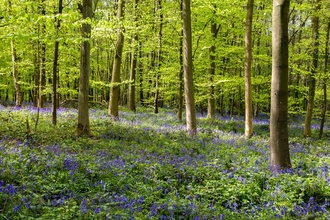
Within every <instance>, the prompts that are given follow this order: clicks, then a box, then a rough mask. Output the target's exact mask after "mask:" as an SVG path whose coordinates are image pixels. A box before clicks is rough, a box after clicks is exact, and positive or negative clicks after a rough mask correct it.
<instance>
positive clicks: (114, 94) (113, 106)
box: [108, 0, 125, 119]
mask: <svg viewBox="0 0 330 220" xmlns="http://www.w3.org/2000/svg"><path fill="white" fill-rule="evenodd" d="M124 4H125V1H124V0H119V1H118V12H117V17H118V18H119V19H122V18H123V17H124V14H123V7H124ZM123 31H124V30H123V27H120V29H119V30H118V33H117V44H116V51H115V58H114V61H113V68H112V76H111V84H112V85H111V89H110V101H109V110H108V114H109V116H110V117H112V118H114V119H118V117H119V114H118V99H119V88H120V66H121V61H122V53H123V47H124V34H123Z"/></svg>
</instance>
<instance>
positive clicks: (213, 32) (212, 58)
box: [207, 19, 217, 121]
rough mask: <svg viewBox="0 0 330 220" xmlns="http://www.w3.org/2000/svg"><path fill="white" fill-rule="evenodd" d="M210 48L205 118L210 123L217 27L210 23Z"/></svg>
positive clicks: (213, 105) (212, 110)
mask: <svg viewBox="0 0 330 220" xmlns="http://www.w3.org/2000/svg"><path fill="white" fill-rule="evenodd" d="M211 35H212V46H211V47H210V49H209V53H210V55H209V59H210V66H209V97H208V100H207V117H208V118H209V119H211V120H212V121H213V120H214V118H215V99H214V75H215V39H216V37H217V25H216V23H215V21H214V19H212V21H211Z"/></svg>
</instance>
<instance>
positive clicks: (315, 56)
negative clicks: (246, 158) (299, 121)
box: [304, 0, 321, 137]
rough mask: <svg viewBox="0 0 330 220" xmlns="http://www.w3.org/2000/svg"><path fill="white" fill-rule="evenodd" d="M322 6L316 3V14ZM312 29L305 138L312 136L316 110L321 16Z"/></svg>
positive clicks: (316, 17) (314, 19) (315, 19)
mask: <svg viewBox="0 0 330 220" xmlns="http://www.w3.org/2000/svg"><path fill="white" fill-rule="evenodd" d="M320 7H321V4H320V0H317V1H316V10H315V11H316V12H318V11H319V10H320ZM312 27H313V64H312V70H311V74H310V75H309V78H308V101H307V111H306V116H305V127H304V136H305V137H310V136H311V133H312V132H311V122H312V115H313V108H314V97H315V88H316V79H315V73H316V70H317V65H318V58H319V42H318V40H319V16H318V15H315V16H314V17H313V18H312Z"/></svg>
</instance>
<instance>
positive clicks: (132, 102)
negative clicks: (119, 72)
mask: <svg viewBox="0 0 330 220" xmlns="http://www.w3.org/2000/svg"><path fill="white" fill-rule="evenodd" d="M138 4H139V0H135V4H134V16H135V17H134V21H135V23H137V21H138V15H137V6H138ZM136 25H137V24H136ZM133 41H134V43H133V45H134V48H133V52H132V54H131V70H130V84H129V101H128V109H129V110H130V111H134V112H135V111H136V107H135V84H136V82H135V80H136V77H135V76H136V67H137V65H136V64H137V61H136V60H137V59H136V58H137V49H136V46H135V44H137V43H138V41H139V37H138V35H137V33H134V37H133Z"/></svg>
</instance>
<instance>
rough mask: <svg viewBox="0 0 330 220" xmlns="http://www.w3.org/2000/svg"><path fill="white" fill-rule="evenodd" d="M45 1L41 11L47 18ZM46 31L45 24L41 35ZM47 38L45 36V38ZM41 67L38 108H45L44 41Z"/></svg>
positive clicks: (40, 57) (40, 55)
mask: <svg viewBox="0 0 330 220" xmlns="http://www.w3.org/2000/svg"><path fill="white" fill-rule="evenodd" d="M45 7H46V6H45V0H42V1H41V5H40V10H41V15H42V16H46V9H45ZM45 31H46V25H45V22H43V24H42V25H41V34H42V35H44V34H45ZM44 37H45V36H43V38H44ZM39 65H40V70H39V71H40V73H39V74H40V75H39V102H38V107H39V108H43V107H44V102H45V98H46V96H45V94H43V92H44V90H45V86H46V43H45V42H44V40H43V41H42V42H40V54H39Z"/></svg>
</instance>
